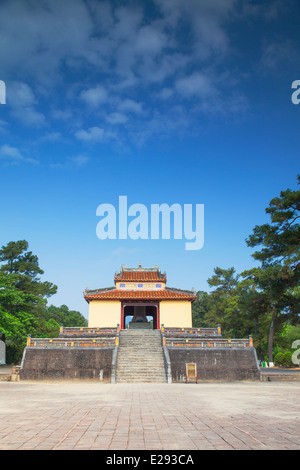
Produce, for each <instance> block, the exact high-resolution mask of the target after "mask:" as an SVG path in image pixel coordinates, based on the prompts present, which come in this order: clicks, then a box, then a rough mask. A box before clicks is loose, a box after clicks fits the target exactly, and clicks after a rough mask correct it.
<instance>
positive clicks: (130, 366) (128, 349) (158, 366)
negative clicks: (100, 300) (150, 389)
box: [116, 329, 166, 383]
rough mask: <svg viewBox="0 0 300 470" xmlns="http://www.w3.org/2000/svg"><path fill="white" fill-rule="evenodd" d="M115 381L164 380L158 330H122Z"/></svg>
mask: <svg viewBox="0 0 300 470" xmlns="http://www.w3.org/2000/svg"><path fill="white" fill-rule="evenodd" d="M116 381H117V383H130V382H131V383H132V382H148V383H151V382H158V383H162V382H166V378H165V367H164V357H163V349H162V345H161V333H160V331H159V330H142V329H139V330H122V331H121V332H120V342H119V348H118V357H117V367H116Z"/></svg>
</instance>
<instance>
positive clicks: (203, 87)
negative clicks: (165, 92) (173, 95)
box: [176, 72, 215, 98]
mask: <svg viewBox="0 0 300 470" xmlns="http://www.w3.org/2000/svg"><path fill="white" fill-rule="evenodd" d="M176 89H177V91H178V92H179V93H180V94H181V95H183V96H184V97H187V98H191V97H195V96H198V97H202V98H207V97H208V96H212V95H213V94H214V93H215V87H214V86H213V85H212V80H211V79H210V78H209V77H208V76H206V75H205V74H203V73H201V72H194V73H193V74H192V75H189V76H187V77H183V78H180V79H178V80H177V82H176Z"/></svg>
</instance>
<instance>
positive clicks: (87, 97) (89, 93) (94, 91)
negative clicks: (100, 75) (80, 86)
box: [79, 85, 107, 107]
mask: <svg viewBox="0 0 300 470" xmlns="http://www.w3.org/2000/svg"><path fill="white" fill-rule="evenodd" d="M79 97H80V98H81V99H82V100H83V101H85V103H86V104H87V105H89V106H93V107H97V106H99V105H100V104H103V103H105V102H106V101H107V91H106V90H105V88H104V87H103V86H102V85H97V86H96V87H94V88H88V89H87V90H83V91H82V92H81V93H80V95H79Z"/></svg>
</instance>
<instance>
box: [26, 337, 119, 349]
mask: <svg viewBox="0 0 300 470" xmlns="http://www.w3.org/2000/svg"><path fill="white" fill-rule="evenodd" d="M115 344H116V338H115V337H112V338H31V337H30V336H29V337H28V339H27V347H29V348H72V347H74V348H76V347H78V348H84V347H86V348H114V347H115Z"/></svg>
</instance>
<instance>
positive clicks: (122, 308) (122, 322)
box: [120, 302, 124, 330]
mask: <svg viewBox="0 0 300 470" xmlns="http://www.w3.org/2000/svg"><path fill="white" fill-rule="evenodd" d="M120 328H121V330H124V305H123V303H122V302H121V321H120Z"/></svg>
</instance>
